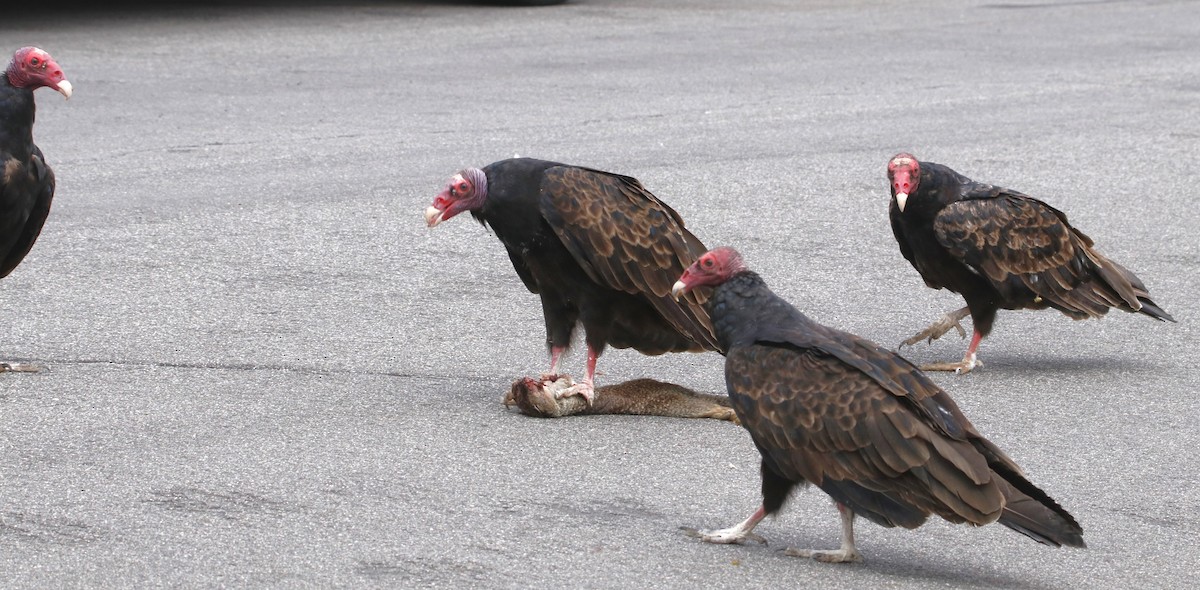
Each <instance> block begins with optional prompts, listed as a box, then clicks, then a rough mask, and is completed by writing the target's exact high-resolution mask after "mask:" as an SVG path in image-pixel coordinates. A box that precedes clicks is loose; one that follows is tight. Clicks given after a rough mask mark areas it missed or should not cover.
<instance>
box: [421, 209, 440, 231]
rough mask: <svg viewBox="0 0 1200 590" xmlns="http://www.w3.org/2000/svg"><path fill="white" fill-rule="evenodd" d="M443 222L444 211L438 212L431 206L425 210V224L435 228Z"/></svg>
mask: <svg viewBox="0 0 1200 590" xmlns="http://www.w3.org/2000/svg"><path fill="white" fill-rule="evenodd" d="M441 222H442V211H438V208H437V207H434V206H432V205H431V206H429V207H427V208H426V209H425V224H426V225H428V226H429V227H433V226H435V225H437V224H439V223H441Z"/></svg>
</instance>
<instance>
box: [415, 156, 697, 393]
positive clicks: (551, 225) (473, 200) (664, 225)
mask: <svg viewBox="0 0 1200 590" xmlns="http://www.w3.org/2000/svg"><path fill="white" fill-rule="evenodd" d="M464 211H469V212H470V213H471V215H472V216H473V217H475V219H476V220H478V221H479V222H480V223H482V224H483V225H484V226H485V227H491V229H492V231H493V232H495V233H496V237H498V238H500V241H501V242H502V243H503V244H504V249H505V250H506V251H507V252H508V257H509V259H510V260H511V261H512V264H513V268H515V269H516V271H517V275H518V276H520V277H521V281H522V282H524V283H525V286H526V287H528V288H529V290H530V291H531V292H533V293H537V294H538V295H540V296H541V299H542V313H543V316H544V317H545V320H546V345H547V347H548V348H549V350H550V370H549V371H548V373H547V374H545V375H543V379H544V380H546V381H554V380H555V379H556V378H557V373H558V364H559V360H560V357H561V356H562V353H563V351H565V350H566V349H567V348H568V347H569V346H570V344H571V335H572V333H573V332H574V331H575V326H576V324H577V323H582V324H583V329H584V333H585V342H586V343H587V349H588V351H587V368H586V371H587V372H586V375H585V377H584V378H583V379H581V380H577V382H576V384H575V386H573V387H571V388H569V389H567V390H563V391H562V392H560V395H575V394H577V395H581V396H583V397H584V399H585V400H587V401H588V403H591V400H592V397H593V395H594V391H595V390H594V378H595V372H596V359H597V358H598V357H599V356H600V354H601V353H602V352H604V348H605V347H606V346H609V345H611V346H615V347H617V348H634V349H636V350H638V351H639V352H642V353H644V354H651V355H656V354H662V353H666V352H682V351H694V352H698V351H703V350H715V349H716V340H715V338H714V337H713V334H712V327H711V326H710V324H709V321H708V314H707V313H705V311H704V309H703V307H702V299H697V297H690V298H688V299H687V300H685V301H683V302H682V303H681V302H677V301H676V300H675V299H674V298H672V297H671V285H672V283H673V282H674V281H675V278H676V277H678V276H679V273H681V272H683V269H685V268H687V266H688V265H689V264H691V263H692V261H693V260H695V259H696V258H697V257H698V256H700V255H701V254H703V253H704V250H705V248H704V244H703V243H701V242H700V240H699V239H697V238H696V236H693V235H692V234H691V232H689V231H688V230H687V229H686V228H685V227H684V224H683V219H681V218H680V217H679V214H678V213H676V212H675V211H674V210H673V209H671V208H670V207H668V206H667V205H666V204H665V203H663V202H662V201H660V200H658V198H657V197H655V196H654V195H653V194H651V193H650V191H648V190H646V189H645V188H644V187H643V186H642V184H641V183H640V182H638V180H637V179H635V178H630V177H628V176H621V175H619V174H612V173H609V172H602V171H600V170H592V169H589V168H581V167H579V166H568V165H565V164H558V163H555V162H546V161H542V160H534V159H530V158H514V159H509V160H501V161H499V162H495V163H493V164H490V165H488V166H486V167H484V168H483V169H479V168H467V169H465V170H462V171H460V172H459V173H458V174H455V175H454V177H453V178H451V179H450V182H449V183H447V184H446V188H445V189H443V190H442V192H441V193H439V194H438V195H437V196H436V197H435V198H434V200H433V204H432V205H431V206H429V208H427V209H426V210H425V220H426V222H427V223H428V224H429V227H433V226H435V225H437V224H439V223H441V222H443V221H445V220H447V219H450V218H451V217H454V216H455V215H458V214H459V213H462V212H464ZM700 297H702V296H700Z"/></svg>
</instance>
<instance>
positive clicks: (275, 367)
mask: <svg viewBox="0 0 1200 590" xmlns="http://www.w3.org/2000/svg"><path fill="white" fill-rule="evenodd" d="M20 362H29V363H34V364H38V365H41V366H43V367H49V369H48V370H50V371H53V367H54V366H56V365H57V366H61V365H112V366H126V367H157V368H165V369H196V370H205V369H207V370H220V371H281V372H282V371H288V372H294V373H308V374H311V375H370V376H378V377H397V378H402V379H404V378H407V379H429V380H431V381H478V382H483V381H491V380H493V379H495V377H486V376H479V375H449V374H434V373H418V372H405V371H379V370H369V369H355V368H349V367H346V368H337V367H317V366H305V365H290V364H270V363H266V364H264V363H205V362H186V361H151V360H112V359H86V358H85V359H72V360H47V359H22V360H21V361H20Z"/></svg>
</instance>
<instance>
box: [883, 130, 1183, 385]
mask: <svg viewBox="0 0 1200 590" xmlns="http://www.w3.org/2000/svg"><path fill="white" fill-rule="evenodd" d="M888 180H889V181H890V183H891V190H892V200H891V208H890V209H891V210H890V216H891V221H892V232H893V233H894V234H895V235H896V241H897V242H898V243H899V244H900V253H901V254H903V255H904V258H906V259H908V261H909V262H911V263H912V265H913V267H915V268H916V269H917V272H919V273H921V278H923V279H925V284H926V285H929V286H930V287H932V288H934V289H949V290H951V291H954V292H955V293H958V294H960V295H962V296H963V299H966V301H967V306H966V307H964V308H962V309H959V310H957V311H952V312H950V313H947V314H946V315H945V317H943V318H942V319H941V320H939V321H937V322H935V323H934V324H933V325H931V326H929V328H927V329H926V330H924V331H922V332H920V333H918V334H916V335H915V336H913V337H912V338H909V339H908V340H905V341H904V343H903V344H902V346H903V345H904V344H908V345H911V344H916V343H917V342H920V341H921V340H925V339H928V340H929V341H933V340H935V339H937V338H939V337H941V336H942V335H943V334H945V333H946V332H948V331H950V329H951V328H956V329H957V330H958V332H959V334H961V335H963V336H966V331H965V330H963V328H962V325H961V323H960V322H961V321H962V319H963V318H965V317H967V315H968V314H969V315H970V316H971V322H972V324H973V327H974V334H973V335H972V337H971V345H970V346H969V347H968V348H967V354H966V355H965V356H964V357H963V360H962V361H961V362H957V363H935V364H932V365H928V366H925V367H922V368H924V369H925V370H937V371H956V372H959V373H966V372H969V371H970V370H971V369H973V368H975V367H976V366H978V365H980V364H981V363H980V362H979V361H978V360H977V358H976V351H977V350H978V349H979V342H980V341H981V340H983V338H984V337H985V336H987V335H988V333H990V332H991V331H992V322H994V321H995V319H996V311H997V310H999V309H1045V308H1047V307H1053V308H1054V309H1057V310H1059V311H1061V312H1063V313H1065V314H1067V315H1068V316H1070V317H1072V318H1074V319H1077V320H1078V319H1085V318H1090V317H1100V316H1103V315H1104V314H1105V313H1107V312H1108V310H1109V308H1117V309H1120V310H1123V311H1128V312H1140V313H1143V314H1146V315H1148V316H1150V317H1152V318H1154V319H1157V320H1169V321H1172V322H1173V321H1175V319H1174V318H1172V317H1171V316H1170V314H1168V313H1167V312H1165V311H1163V310H1162V308H1160V307H1159V306H1158V305H1157V304H1155V303H1154V301H1152V300H1151V299H1150V293H1149V292H1148V291H1147V290H1146V286H1145V285H1144V284H1142V281H1141V280H1140V279H1138V278H1137V277H1136V276H1135V275H1134V274H1133V273H1131V272H1129V271H1128V270H1126V269H1125V268H1124V267H1122V266H1121V265H1119V264H1117V263H1116V262H1113V261H1112V260H1109V259H1108V258H1105V257H1104V256H1102V255H1101V254H1100V253H1099V252H1097V251H1096V250H1095V248H1093V247H1092V240H1091V238H1089V237H1087V236H1086V235H1084V234H1083V232H1081V231H1079V230H1077V229H1075V228H1073V227H1071V224H1070V223H1068V222H1067V216H1066V214H1064V213H1063V212H1062V211H1059V210H1058V209H1055V208H1054V207H1051V206H1050V205H1047V204H1046V203H1043V202H1042V201H1039V200H1037V199H1035V198H1033V197H1030V196H1027V195H1024V194H1021V193H1019V192H1016V191H1013V190H1009V189H1006V188H1002V187H998V186H992V185H990V184H983V183H979V182H975V181H973V180H971V179H970V178H967V177H965V176H963V175H961V174H959V173H957V172H955V171H953V170H951V169H950V168H947V167H946V166H943V165H941V164H935V163H933V162H919V161H917V159H916V157H914V156H913V155H912V154H898V155H896V156H895V157H893V158H892V159H891V161H889V162H888Z"/></svg>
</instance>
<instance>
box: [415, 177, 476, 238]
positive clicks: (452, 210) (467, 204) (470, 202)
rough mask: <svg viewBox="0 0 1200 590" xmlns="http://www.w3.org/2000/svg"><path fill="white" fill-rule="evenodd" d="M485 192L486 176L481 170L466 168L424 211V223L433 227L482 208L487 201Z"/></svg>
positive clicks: (451, 180)
mask: <svg viewBox="0 0 1200 590" xmlns="http://www.w3.org/2000/svg"><path fill="white" fill-rule="evenodd" d="M487 191H488V187H487V175H485V174H484V173H483V170H480V169H478V168H467V169H465V170H461V171H459V173H458V174H455V175H454V176H453V177H452V178H450V181H449V182H447V183H446V188H444V189H442V192H440V193H438V194H437V196H436V197H434V198H433V204H432V205H430V206H429V207H428V208H426V209H425V223H426V224H428V225H429V227H433V226H435V225H437V224H439V223H441V222H443V221H446V220H447V219H450V218H451V217H454V216H455V215H458V214H459V213H462V212H463V211H473V210H475V209H478V208H480V207H482V206H483V202H484V201H486V200H487Z"/></svg>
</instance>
